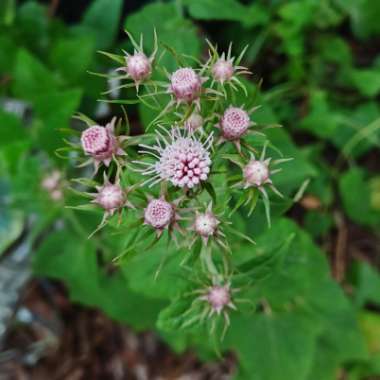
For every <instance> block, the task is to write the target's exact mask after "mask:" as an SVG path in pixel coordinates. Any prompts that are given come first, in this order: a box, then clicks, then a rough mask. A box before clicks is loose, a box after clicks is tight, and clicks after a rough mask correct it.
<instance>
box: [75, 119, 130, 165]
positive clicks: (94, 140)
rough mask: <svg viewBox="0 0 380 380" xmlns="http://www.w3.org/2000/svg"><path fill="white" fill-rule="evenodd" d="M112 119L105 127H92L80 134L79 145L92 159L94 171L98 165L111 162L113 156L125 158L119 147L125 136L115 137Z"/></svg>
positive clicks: (113, 120) (114, 120)
mask: <svg viewBox="0 0 380 380" xmlns="http://www.w3.org/2000/svg"><path fill="white" fill-rule="evenodd" d="M115 122H116V118H115V117H114V118H113V119H112V120H111V122H110V123H108V124H107V125H106V126H105V127H102V126H100V125H94V126H92V127H90V128H87V129H85V130H84V131H83V132H82V136H81V143H82V148H83V150H84V152H85V153H86V154H87V155H90V156H91V157H92V158H93V159H94V164H95V169H96V170H97V169H98V166H99V163H100V162H103V163H104V164H105V165H106V166H109V164H110V163H111V161H112V158H113V157H114V156H125V155H126V153H125V152H124V150H123V149H122V148H121V147H120V144H121V142H122V141H123V140H124V139H125V138H126V137H125V136H118V137H116V136H115V132H114V130H115Z"/></svg>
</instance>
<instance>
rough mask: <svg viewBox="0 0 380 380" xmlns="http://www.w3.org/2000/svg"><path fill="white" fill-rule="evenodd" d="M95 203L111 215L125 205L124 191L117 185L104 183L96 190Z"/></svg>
mask: <svg viewBox="0 0 380 380" xmlns="http://www.w3.org/2000/svg"><path fill="white" fill-rule="evenodd" d="M95 203H97V204H99V206H101V207H102V208H103V209H104V210H106V211H108V212H111V213H112V212H113V211H115V210H118V209H119V208H121V207H123V206H124V205H125V194H124V191H123V189H122V188H121V186H120V185H118V184H112V183H106V184H105V185H104V186H102V187H100V188H98V194H97V195H96V198H95Z"/></svg>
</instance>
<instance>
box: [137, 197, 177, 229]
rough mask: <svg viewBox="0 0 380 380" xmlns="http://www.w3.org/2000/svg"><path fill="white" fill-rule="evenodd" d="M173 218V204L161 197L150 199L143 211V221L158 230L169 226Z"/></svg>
mask: <svg viewBox="0 0 380 380" xmlns="http://www.w3.org/2000/svg"><path fill="white" fill-rule="evenodd" d="M173 218H174V208H173V206H172V205H171V204H170V203H169V202H166V201H165V200H164V199H162V198H159V199H152V200H150V201H149V203H148V206H147V208H146V209H145V212H144V221H145V223H146V224H149V225H151V226H152V227H154V228H156V229H158V230H162V229H163V228H165V227H167V226H169V225H170V223H171V222H172V221H173Z"/></svg>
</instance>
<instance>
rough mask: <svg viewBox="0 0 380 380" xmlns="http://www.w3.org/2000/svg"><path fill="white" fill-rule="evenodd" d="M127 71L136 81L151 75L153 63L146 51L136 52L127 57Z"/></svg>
mask: <svg viewBox="0 0 380 380" xmlns="http://www.w3.org/2000/svg"><path fill="white" fill-rule="evenodd" d="M126 71H127V73H128V75H129V76H130V77H131V78H132V79H133V80H134V81H135V82H141V81H143V80H145V79H147V78H149V77H150V74H151V72H152V65H151V62H150V60H149V58H147V56H146V55H145V54H144V53H135V54H134V55H131V56H129V57H128V58H127V68H126Z"/></svg>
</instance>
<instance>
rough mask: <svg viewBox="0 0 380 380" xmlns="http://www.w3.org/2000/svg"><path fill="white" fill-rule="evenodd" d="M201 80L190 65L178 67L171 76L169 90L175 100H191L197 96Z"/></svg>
mask: <svg viewBox="0 0 380 380" xmlns="http://www.w3.org/2000/svg"><path fill="white" fill-rule="evenodd" d="M201 87H202V80H201V78H200V77H199V75H198V74H197V73H196V72H195V71H194V70H193V69H192V68H190V67H185V68H182V69H178V70H177V71H175V72H174V73H173V74H172V76H171V84H170V90H171V92H172V93H173V94H174V96H175V97H176V99H177V100H179V101H184V102H188V103H190V102H192V101H193V100H195V99H197V98H199V95H200V92H201Z"/></svg>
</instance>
